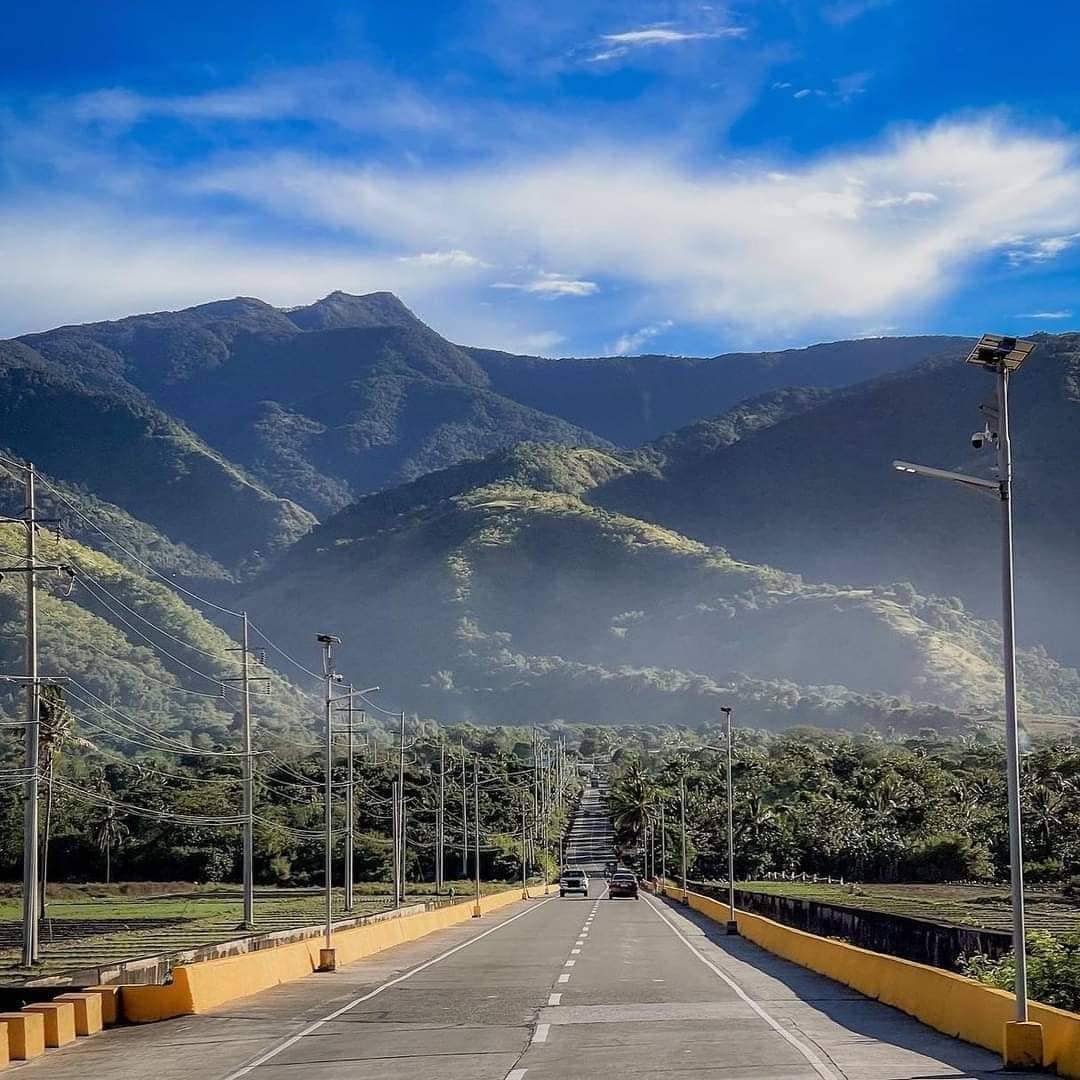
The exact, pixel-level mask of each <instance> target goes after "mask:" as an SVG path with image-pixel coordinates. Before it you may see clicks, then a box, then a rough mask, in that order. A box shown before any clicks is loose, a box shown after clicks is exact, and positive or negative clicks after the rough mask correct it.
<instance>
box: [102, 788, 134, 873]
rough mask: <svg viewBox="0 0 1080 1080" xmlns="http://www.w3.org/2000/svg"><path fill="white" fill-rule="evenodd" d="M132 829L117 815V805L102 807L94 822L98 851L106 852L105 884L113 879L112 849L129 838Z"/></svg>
mask: <svg viewBox="0 0 1080 1080" xmlns="http://www.w3.org/2000/svg"><path fill="white" fill-rule="evenodd" d="M129 833H130V830H129V829H128V827H127V826H126V825H125V824H124V823H123V822H122V821H121V820H120V819H119V818H118V817H117V816H116V807H115V806H113V805H112V804H111V803H110V804H108V805H106V806H104V807H102V809H101V812H100V814H99V815H98V818H97V820H96V821H95V822H94V841H95V843H96V844H97V847H98V851H102V852H104V853H105V884H106V885H108V884H110V883H111V881H112V849H113V848H114V847H115V846H116V845H117V844H120V843H123V841H124V840H126V839H127V837H128V835H129Z"/></svg>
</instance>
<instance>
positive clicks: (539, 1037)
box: [532, 1024, 551, 1043]
mask: <svg viewBox="0 0 1080 1080" xmlns="http://www.w3.org/2000/svg"><path fill="white" fill-rule="evenodd" d="M550 1030H551V1025H550V1024H537V1025H536V1030H535V1031H534V1032H533V1037H532V1041H533V1042H534V1043H540V1042H547V1037H548V1032H549V1031H550Z"/></svg>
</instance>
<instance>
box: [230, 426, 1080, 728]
mask: <svg viewBox="0 0 1080 1080" xmlns="http://www.w3.org/2000/svg"><path fill="white" fill-rule="evenodd" d="M636 469H637V464H636V463H635V461H634V460H633V458H632V457H630V456H615V455H612V454H609V453H605V452H603V451H592V450H567V449H561V448H556V447H536V446H522V447H518V448H516V449H515V450H514V451H512V452H510V453H507V454H501V455H497V456H495V457H493V458H489V459H488V460H486V461H483V462H477V463H469V464H466V465H462V466H459V467H458V468H456V469H451V470H446V471H445V472H442V473H437V474H434V475H432V476H427V477H424V478H422V479H420V480H418V481H417V482H415V483H414V484H410V485H407V486H405V487H402V488H399V489H397V490H395V491H391V492H386V493H381V494H377V495H373V496H370V497H368V498H366V499H363V500H360V502H358V503H357V504H356V505H355V506H353V507H350V508H349V509H348V510H346V511H344V512H342V513H341V514H339V515H336V516H335V517H334V518H332V519H330V520H329V521H328V522H326V523H325V524H324V525H322V526H320V527H319V528H318V529H316V530H315V531H314V532H313V533H312V534H311V535H309V536H308V537H305V539H304V540H302V541H301V542H300V543H299V544H297V545H296V547H295V548H294V549H293V550H292V551H291V552H290V553H288V554H287V555H286V556H285V557H284V558H283V559H282V560H281V561H280V563H279V564H278V565H276V566H275V567H274V568H273V569H272V571H271V572H268V573H267V574H265V575H263V576H262V577H260V578H259V579H257V581H256V582H255V583H253V588H252V590H251V592H250V594H249V595H248V596H247V597H246V599H245V603H247V604H248V606H249V607H250V608H251V609H252V610H254V611H256V612H258V613H259V617H260V618H262V619H263V620H264V621H266V622H269V623H270V625H271V626H272V627H273V631H274V632H275V633H277V634H280V635H281V636H282V638H283V639H284V640H286V641H289V642H290V643H291V644H292V646H293V647H294V648H297V649H303V648H308V649H310V648H311V641H310V640H309V638H310V633H307V632H306V631H307V629H308V628H310V627H312V626H314V625H315V624H316V623H318V625H319V626H320V627H323V628H330V629H331V630H332V632H334V633H338V634H340V635H341V636H342V637H343V639H344V642H345V643H344V645H343V646H342V663H343V665H347V666H348V667H349V669H350V670H356V671H366V672H368V673H369V674H371V675H372V676H373V677H374V676H375V674H376V673H377V674H378V680H379V682H380V683H381V685H383V686H384V688H385V691H386V697H387V700H388V701H389V700H391V699H392V698H394V697H395V695H397V696H399V697H402V698H403V697H404V696H405V695H415V694H416V692H417V690H416V685H417V684H419V685H420V686H422V687H423V689H422V691H421V694H422V699H423V704H424V707H425V708H429V709H431V710H432V711H433V712H434V713H435V714H436V715H439V716H441V717H445V718H447V719H451V720H453V719H473V718H475V719H478V720H481V721H485V722H491V723H493V722H532V721H534V720H537V719H541V718H543V719H551V718H552V717H553V716H562V717H563V718H565V719H567V720H572V721H590V720H591V721H600V722H606V723H618V722H630V721H634V722H652V721H653V720H655V719H657V718H661V719H664V720H668V721H675V720H678V721H682V722H694V721H695V720H700V719H702V718H703V710H704V711H708V710H711V709H715V706H716V704H718V702H717V700H716V698H715V696H714V695H715V694H716V693H717V692H722V693H723V694H724V695H725V696H726V697H731V696H732V695H734V696H735V698H737V703H738V704H739V705H740V707H745V709H748V710H750V714H749V715H748V716H747V717H746V719H747V722H749V723H758V722H759V723H762V724H779V723H784V722H791V721H793V720H794V719H795V717H796V716H799V717H800V719H805V713H806V712H811V713H813V714H814V715H815V716H816V719H817V722H821V723H829V722H832V723H837V722H839V723H844V724H847V725H853V726H861V724H862V723H865V722H881V721H882V717H884V716H888V717H889V721H888V722H896V721H897V718H901V719H900V721H899V722H901V723H903V722H907V720H906V719H903V718H910V717H918V718H919V721H920V722H923V721H925V717H926V715H927V714H928V713H933V714H935V715H936V711H937V710H941V711H942V714H943V715H946V716H949V713H948V712H946V710H953V711H956V710H984V711H985V710H987V709H992V708H994V707H995V705H996V703H997V701H998V700H999V697H1000V685H999V684H1000V680H999V677H998V668H997V653H996V639H995V637H994V634H993V628H992V627H990V626H987V625H983V624H981V623H979V622H978V621H977V620H975V619H974V618H972V617H971V616H970V615H969V614H967V613H966V612H965V611H964V610H963V608H962V607H961V605H960V604H959V603H958V602H955V601H941V600H933V599H928V598H924V597H920V596H918V595H915V594H914V593H913V592H912V591H911V590H908V589H903V588H876V589H849V588H839V587H835V586H829V585H808V584H806V583H804V582H803V581H802V580H801V579H799V578H797V577H794V576H792V575H790V574H786V573H783V572H781V571H777V570H773V569H769V568H767V567H764V566H760V565H754V564H749V563H745V562H740V561H738V560H735V559H733V558H732V557H731V556H729V555H728V554H727V553H726V552H725V551H724V550H722V549H720V548H711V547H707V546H705V545H704V544H702V543H700V542H698V541H695V540H691V539H688V538H687V537H685V536H683V535H680V534H678V533H676V532H673V531H671V530H669V529H665V528H663V527H660V526H658V525H652V524H649V523H647V522H645V521H642V520H639V519H635V518H631V517H628V516H626V515H623V514H619V513H614V512H611V511H609V510H605V509H602V508H599V507H597V506H594V505H591V504H590V503H589V502H588V501H586V500H587V499H588V498H589V497H590V495H591V494H592V493H594V492H595V491H596V490H598V489H599V488H601V487H602V486H603V485H605V484H609V483H611V482H612V481H613V480H616V479H618V478H620V477H626V476H628V475H631V474H633V473H634V472H635V470H636ZM300 628H304V629H300ZM882 695H886V697H882ZM1025 695H1026V701H1025V704H1026V706H1027V707H1030V708H1032V709H1036V708H1037V709H1041V710H1045V711H1047V712H1050V711H1055V712H1056V711H1064V710H1067V709H1071V708H1072V707H1073V706H1074V704H1075V703H1077V702H1078V701H1080V680H1078V678H1077V675H1076V673H1075V672H1073V671H1071V670H1067V669H1061V668H1060V667H1058V666H1057V665H1054V664H1053V663H1052V662H1050V661H1048V660H1046V658H1045V657H1040V656H1030V657H1028V656H1026V657H1025ZM888 697H896V698H897V699H900V698H904V699H908V700H907V701H902V700H897V701H895V702H892V703H891V704H890V703H888V701H887V698H888ZM410 700H411V697H410ZM911 701H921V702H924V703H929V707H928V708H927V709H923V710H921V711H920V710H918V709H914V708H913V707H912V706H911V704H910V702H911ZM782 702H786V705H782V704H779V703H782ZM939 720H940V718H939ZM947 722H948V723H951V724H953V725H955V724H959V723H961V721H960V720H959V719H958V718H957V716H956V715H951V716H950V717H949V719H948V721H947Z"/></svg>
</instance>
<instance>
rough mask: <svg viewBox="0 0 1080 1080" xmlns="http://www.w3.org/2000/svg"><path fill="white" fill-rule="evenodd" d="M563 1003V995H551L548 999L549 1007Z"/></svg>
mask: <svg viewBox="0 0 1080 1080" xmlns="http://www.w3.org/2000/svg"><path fill="white" fill-rule="evenodd" d="M560 1001H562V994H551V995H550V996H549V997H548V1005H552V1006H554V1005H558V1004H559V1002H560Z"/></svg>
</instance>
